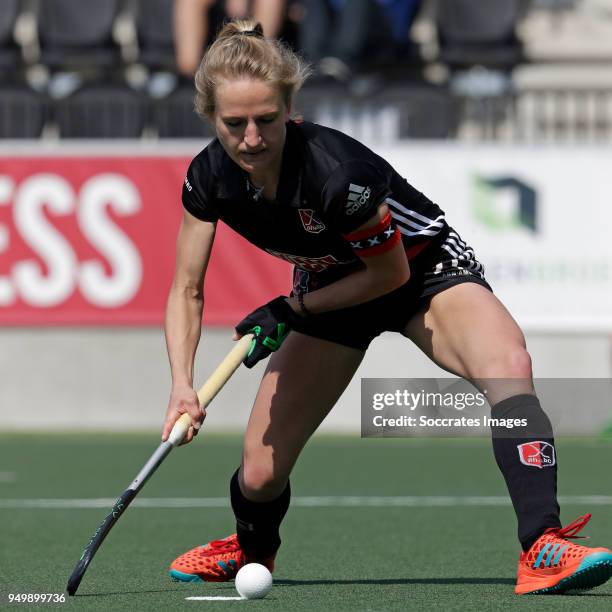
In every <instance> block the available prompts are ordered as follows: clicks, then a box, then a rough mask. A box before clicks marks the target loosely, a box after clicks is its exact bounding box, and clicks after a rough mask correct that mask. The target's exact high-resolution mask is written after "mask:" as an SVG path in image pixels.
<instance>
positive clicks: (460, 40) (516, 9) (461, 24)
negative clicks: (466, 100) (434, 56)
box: [435, 0, 523, 68]
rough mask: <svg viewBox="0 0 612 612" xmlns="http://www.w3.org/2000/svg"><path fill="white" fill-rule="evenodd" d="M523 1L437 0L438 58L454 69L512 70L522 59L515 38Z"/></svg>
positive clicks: (520, 50)
mask: <svg viewBox="0 0 612 612" xmlns="http://www.w3.org/2000/svg"><path fill="white" fill-rule="evenodd" d="M522 8H523V2H522V0H487V2H482V0H438V3H437V10H436V15H435V20H436V26H437V30H438V38H439V43H440V57H439V59H440V60H441V61H443V62H445V63H447V64H448V65H449V66H451V67H452V68H465V67H469V66H473V65H482V66H487V67H495V68H511V67H513V66H515V65H516V64H518V63H519V62H520V61H521V60H522V45H521V43H520V41H519V39H518V38H517V36H516V33H515V28H516V26H517V23H518V20H519V17H520V16H521V11H522Z"/></svg>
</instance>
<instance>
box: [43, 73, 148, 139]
mask: <svg viewBox="0 0 612 612" xmlns="http://www.w3.org/2000/svg"><path fill="white" fill-rule="evenodd" d="M53 106H54V113H53V114H54V119H55V121H56V123H57V127H58V129H59V134H60V137H61V138H140V136H141V135H142V131H143V129H144V127H145V124H146V120H147V102H146V98H145V97H144V96H143V95H142V94H140V93H138V92H136V91H133V90H132V89H130V88H129V87H127V86H126V85H124V84H121V83H116V84H114V83H90V84H88V85H85V86H84V87H82V88H81V89H78V90H77V91H76V92H74V93H73V94H71V95H70V96H68V97H66V98H63V99H61V100H56V101H55V102H54V105H53Z"/></svg>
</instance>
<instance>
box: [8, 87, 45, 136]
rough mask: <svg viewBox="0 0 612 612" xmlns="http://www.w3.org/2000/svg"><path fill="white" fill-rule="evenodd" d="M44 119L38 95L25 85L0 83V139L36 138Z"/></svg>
mask: <svg viewBox="0 0 612 612" xmlns="http://www.w3.org/2000/svg"><path fill="white" fill-rule="evenodd" d="M45 118H46V105H45V102H44V100H43V99H42V97H41V96H40V95H39V94H37V93H36V92H34V91H32V90H31V89H29V88H28V87H27V86H26V85H22V84H14V83H10V84H9V83H0V138H38V137H39V136H40V135H41V132H42V129H43V125H44V123H45Z"/></svg>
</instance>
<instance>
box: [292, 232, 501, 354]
mask: <svg viewBox="0 0 612 612" xmlns="http://www.w3.org/2000/svg"><path fill="white" fill-rule="evenodd" d="M461 283H477V284H479V285H482V286H483V287H486V288H487V289H489V291H492V289H491V287H490V285H489V283H487V281H486V280H485V277H484V268H483V266H482V264H481V263H480V262H479V261H478V260H477V259H476V258H475V256H474V251H473V250H472V248H471V247H469V246H468V245H466V244H465V242H463V240H461V238H460V237H459V235H458V234H457V233H456V232H455V231H454V230H452V229H451V230H450V232H449V234H448V236H447V237H446V239H445V240H444V241H443V242H442V243H441V244H440V245H438V246H434V245H432V246H430V247H428V248H427V249H426V250H425V251H423V253H422V254H420V255H419V256H417V257H416V258H415V259H412V260H411V261H410V280H408V282H407V283H406V284H405V285H402V286H401V287H399V288H398V289H395V290H394V291H392V292H391V293H387V294H386V295H383V296H381V297H379V298H376V299H375V300H372V301H370V302H365V303H364V304H359V305H358V306H351V307H350V308H342V309H340V310H333V311H330V312H324V313H322V314H317V315H312V316H310V317H308V318H307V319H304V320H303V321H299V322H298V323H297V324H295V325H294V327H293V328H294V329H295V330H296V331H298V332H300V333H302V334H305V335H307V336H313V337H314V338H321V339H323V340H329V341H330V342H336V343H337V344H342V345H344V346H349V347H351V348H356V349H360V350H364V351H365V350H366V349H367V348H368V346H369V345H370V342H372V340H373V339H374V338H376V336H378V335H380V334H381V333H382V332H384V331H393V332H402V331H403V330H404V329H405V328H406V325H407V323H408V321H410V319H411V318H412V317H413V316H414V315H415V314H416V313H417V312H419V311H420V310H421V309H422V308H424V307H425V306H426V305H427V304H428V302H429V299H430V298H431V296H432V295H435V294H436V293H440V292H441V291H444V290H445V289H448V288H449V287H454V286H455V285H459V284H461Z"/></svg>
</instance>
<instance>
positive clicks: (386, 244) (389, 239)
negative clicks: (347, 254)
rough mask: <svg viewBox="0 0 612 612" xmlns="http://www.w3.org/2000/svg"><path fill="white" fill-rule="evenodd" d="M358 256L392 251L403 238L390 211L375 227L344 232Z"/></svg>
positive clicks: (344, 236) (369, 255) (370, 255)
mask: <svg viewBox="0 0 612 612" xmlns="http://www.w3.org/2000/svg"><path fill="white" fill-rule="evenodd" d="M343 238H344V239H345V240H347V241H348V242H349V244H350V245H351V248H352V249H353V251H354V252H355V255H357V256H358V257H372V256H374V255H380V254H381V253H386V252H387V251H390V250H391V249H392V248H393V247H394V246H395V245H396V244H397V243H398V242H400V240H401V239H402V237H401V234H400V231H399V229H397V227H395V225H393V223H392V222H391V213H390V212H388V213H387V214H386V215H385V216H384V217H383V218H382V220H381V221H380V223H377V224H376V225H375V226H374V227H368V228H367V229H364V230H361V231H359V232H352V233H350V234H343Z"/></svg>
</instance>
